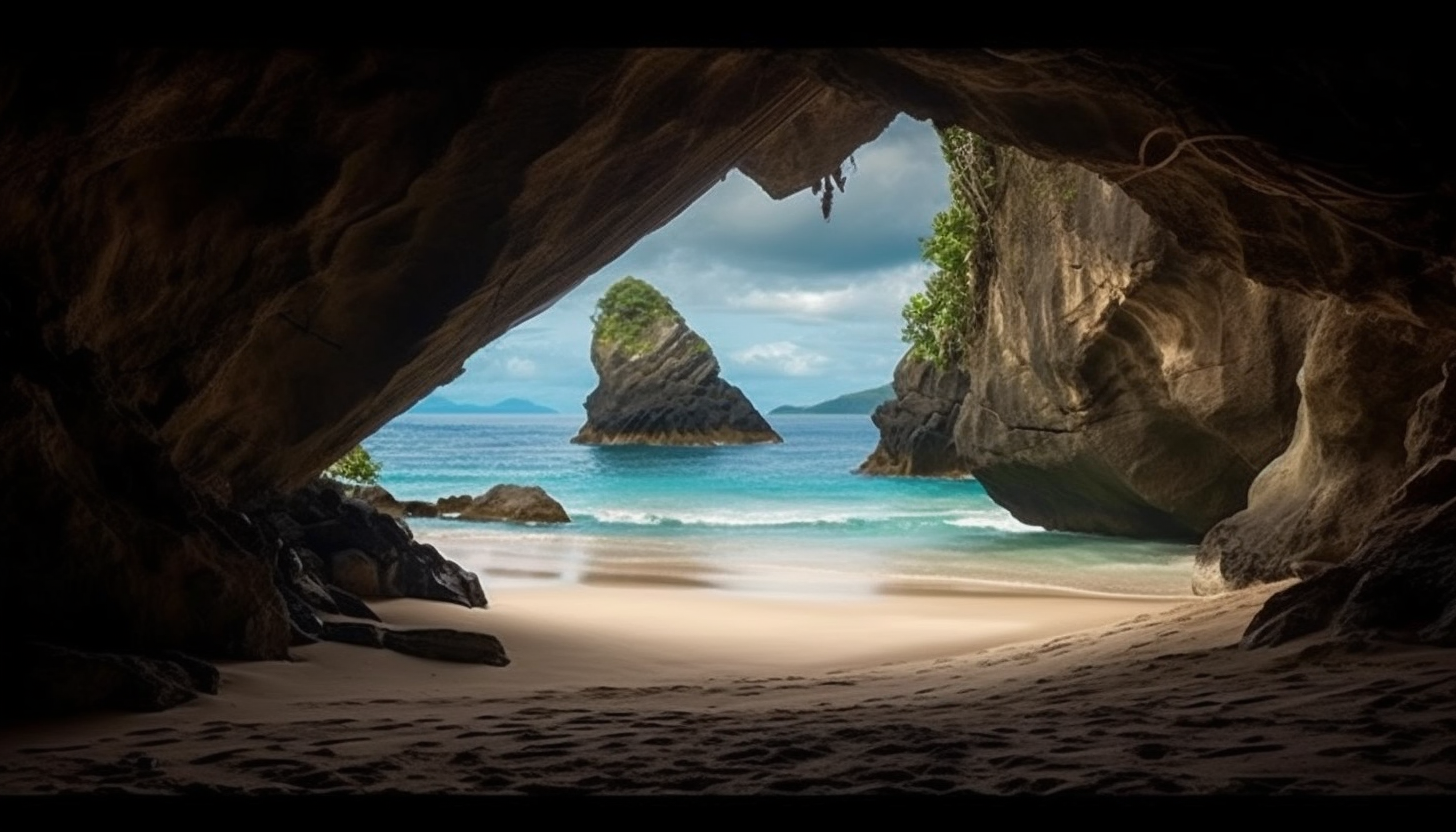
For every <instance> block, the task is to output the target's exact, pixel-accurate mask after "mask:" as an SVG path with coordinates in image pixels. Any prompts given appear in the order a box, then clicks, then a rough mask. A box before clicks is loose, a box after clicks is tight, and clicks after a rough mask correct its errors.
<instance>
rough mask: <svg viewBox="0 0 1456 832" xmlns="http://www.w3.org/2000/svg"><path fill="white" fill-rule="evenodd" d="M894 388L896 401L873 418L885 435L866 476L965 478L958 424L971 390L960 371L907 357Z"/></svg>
mask: <svg viewBox="0 0 1456 832" xmlns="http://www.w3.org/2000/svg"><path fill="white" fill-rule="evenodd" d="M893 386H894V389H895V398H893V399H891V400H890V401H887V402H885V403H883V404H881V405H880V406H879V407H877V408H875V412H874V415H872V416H871V417H870V418H871V419H872V420H873V421H874V423H875V427H877V428H879V429H880V441H879V444H878V445H876V446H875V450H874V451H873V452H872V453H871V454H870V455H869V458H868V459H866V460H865V461H864V462H863V463H861V464H860V466H859V471H860V473H862V474H888V475H898V476H910V477H959V476H964V475H965V474H966V473H967V472H966V468H965V466H964V465H963V464H962V463H961V458H960V454H959V453H957V451H956V447H955V424H956V420H957V419H958V417H959V416H960V412H961V401H962V400H963V399H964V398H965V396H966V386H967V380H966V375H965V373H964V372H962V371H961V369H960V367H959V365H958V364H952V365H950V366H947V367H943V368H942V367H937V366H936V365H935V364H934V362H932V361H929V360H926V359H921V358H916V357H915V356H914V355H912V354H909V353H907V354H906V355H905V357H904V358H901V359H900V363H899V364H897V365H896V366H895V379H894V385H893Z"/></svg>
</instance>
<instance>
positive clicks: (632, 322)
mask: <svg viewBox="0 0 1456 832" xmlns="http://www.w3.org/2000/svg"><path fill="white" fill-rule="evenodd" d="M591 321H592V325H593V327H594V328H593V330H592V340H593V341H597V342H601V343H603V344H608V345H611V346H614V347H616V348H617V349H619V350H621V351H622V352H624V353H626V354H627V355H628V356H629V357H633V358H635V357H637V356H639V355H642V354H643V353H645V352H647V350H648V349H650V348H651V347H652V335H653V330H654V329H655V328H656V326H657V325H658V324H659V323H661V322H662V321H675V322H678V323H681V322H682V316H681V315H679V314H678V313H677V310H676V309H673V308H672V303H671V302H669V301H668V299H667V298H666V297H665V296H664V295H663V294H662V293H661V292H659V291H657V290H656V289H654V288H653V287H652V284H650V283H648V282H647V281H645V280H639V279H638V278H635V277H632V276H631V275H628V276H627V277H624V278H622V279H621V280H619V281H617V282H616V283H613V284H612V287H611V288H610V289H608V290H607V291H606V293H605V294H603V295H602V297H601V299H600V300H598V301H597V311H596V312H595V313H594V314H593V315H592V316H591ZM698 341H699V345H700V347H699V348H700V350H706V349H707V348H708V344H707V342H705V341H703V340H702V339H698ZM699 345H695V346H699Z"/></svg>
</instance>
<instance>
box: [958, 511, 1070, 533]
mask: <svg viewBox="0 0 1456 832" xmlns="http://www.w3.org/2000/svg"><path fill="white" fill-rule="evenodd" d="M944 522H945V524H946V525H948V526H959V527H961V528H965V529H995V530H997V531H1002V532H1041V531H1046V530H1045V529H1043V528H1042V527H1041V526H1028V525H1027V524H1025V523H1023V522H1021V521H1020V520H1017V519H1016V518H1015V517H1012V516H1011V515H1010V514H1003V513H999V512H998V513H996V514H989V513H988V514H971V515H967V516H965V517H957V518H954V519H952V520H946V521H944Z"/></svg>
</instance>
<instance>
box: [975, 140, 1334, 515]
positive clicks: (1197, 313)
mask: <svg viewBox="0 0 1456 832" xmlns="http://www.w3.org/2000/svg"><path fill="white" fill-rule="evenodd" d="M1000 157H1001V162H1000V166H999V167H1000V170H1001V171H1002V173H1001V174H1000V176H1001V177H1002V178H1003V181H1004V184H1003V185H1002V186H1001V187H1002V188H1003V191H1002V195H1001V197H1000V201H999V204H998V206H997V208H996V209H995V213H994V215H993V217H992V220H991V222H990V223H989V226H990V234H991V247H992V250H993V251H994V252H995V255H994V265H993V266H992V267H991V268H990V269H989V271H990V275H989V277H988V278H987V279H986V280H984V281H982V282H981V286H982V287H983V288H981V289H979V290H978V291H980V292H981V293H983V296H982V298H981V299H979V300H973V302H972V306H973V310H975V311H974V314H975V316H976V318H977V320H975V321H972V322H971V325H970V327H969V328H968V330H969V333H970V334H969V336H968V342H967V345H966V347H965V356H964V358H963V360H962V367H963V368H964V371H965V373H966V376H967V378H968V379H969V386H968V387H969V389H968V391H967V394H966V397H965V400H964V403H963V404H962V406H961V408H960V415H959V420H958V422H957V424H956V428H955V442H956V447H957V449H958V452H959V456H960V458H961V462H962V464H963V465H964V466H965V467H966V468H967V470H969V472H970V473H971V474H972V475H973V476H975V477H976V479H977V480H979V481H980V482H981V484H982V485H983V486H984V487H985V489H986V493H987V494H988V495H990V496H991V497H992V499H994V500H996V501H997V502H998V503H1000V504H1001V505H1003V506H1005V507H1007V508H1008V509H1010V511H1011V512H1012V513H1013V514H1014V515H1016V517H1017V519H1019V520H1021V521H1022V522H1025V523H1032V524H1035V525H1040V526H1045V527H1047V528H1052V529H1059V530H1067V531H1079V532H1093V533H1101V534H1114V535H1126V536H1133V537H1153V538H1170V539H1185V540H1190V541H1196V540H1197V539H1198V538H1199V537H1201V536H1202V535H1203V533H1204V532H1205V531H1207V530H1208V528H1209V527H1210V526H1212V525H1213V524H1214V523H1216V522H1217V521H1219V520H1221V519H1223V518H1224V517H1227V516H1228V515H1230V514H1232V513H1234V512H1235V511H1238V510H1239V509H1241V508H1243V507H1244V501H1245V495H1246V494H1247V492H1248V488H1249V484H1250V482H1251V481H1252V480H1253V479H1254V476H1255V474H1257V473H1258V472H1259V470H1260V469H1261V468H1262V467H1263V466H1264V465H1265V464H1266V463H1268V462H1269V460H1271V459H1273V458H1274V457H1275V456H1276V455H1277V454H1278V453H1279V452H1280V451H1281V450H1283V448H1284V446H1285V445H1286V444H1287V443H1288V440H1289V437H1290V435H1291V433H1292V431H1293V426H1294V415H1295V410H1296V408H1297V406H1298V391H1297V390H1296V388H1295V384H1294V377H1295V373H1296V372H1297V371H1298V369H1299V366H1300V361H1301V358H1302V354H1303V347H1304V339H1305V330H1306V329H1307V327H1308V319H1309V317H1310V316H1309V308H1310V307H1311V306H1312V305H1313V301H1310V300H1309V299H1307V298H1305V297H1303V296H1299V295H1295V294H1293V293H1289V292H1285V291H1281V290H1277V289H1269V288H1267V287H1264V286H1260V285H1258V284H1256V283H1254V282H1252V281H1250V280H1247V279H1246V278H1244V277H1243V276H1242V275H1239V274H1237V273H1234V272H1232V271H1230V270H1229V269H1228V268H1227V267H1225V266H1223V265H1222V264H1220V263H1219V262H1217V261H1214V260H1211V259H1209V258H1206V257H1195V256H1193V255H1190V254H1188V253H1187V252H1186V251H1184V250H1183V248H1182V247H1181V246H1180V245H1179V244H1178V241H1177V240H1176V239H1174V238H1173V236H1172V235H1171V234H1169V233H1168V232H1166V231H1164V230H1163V229H1161V228H1159V227H1158V226H1157V225H1156V224H1155V223H1153V221H1152V220H1151V218H1149V217H1148V215H1147V214H1146V213H1145V212H1144V211H1143V210H1142V209H1141V208H1139V207H1138V206H1137V204H1136V203H1134V202H1133V201H1132V200H1131V199H1129V198H1128V197H1127V196H1126V195H1125V194H1124V193H1122V191H1120V190H1119V189H1118V188H1116V187H1115V186H1113V185H1111V184H1109V183H1108V182H1106V181H1105V180H1103V179H1101V178H1099V177H1097V176H1096V175H1094V174H1091V173H1088V172H1087V171H1085V170H1082V169H1080V168H1077V167H1075V166H1072V165H1058V164H1048V163H1045V162H1039V161H1036V160H1033V159H1030V158H1028V157H1026V156H1025V155H1024V154H1021V153H1019V152H1017V151H1014V150H1004V151H1002V152H1001V154H1000Z"/></svg>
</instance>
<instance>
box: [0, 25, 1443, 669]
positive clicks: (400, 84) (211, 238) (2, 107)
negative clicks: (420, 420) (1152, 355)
mask: <svg viewBox="0 0 1456 832" xmlns="http://www.w3.org/2000/svg"><path fill="white" fill-rule="evenodd" d="M1440 57H1441V56H1437V55H1434V54H1430V55H1428V54H1425V53H1423V52H1422V51H1421V50H1407V51H1405V52H1402V53H1401V54H1398V55H1361V54H1351V53H1349V52H1348V51H1340V52H1338V53H1335V52H1331V53H1329V54H1322V55H1303V56H1297V55H1296V56H1288V55H1266V54H1256V53H1251V52H1248V51H1239V52H1238V53H1237V54H1220V53H1217V52H1213V51H1205V52H1182V53H1170V54H1166V55H1157V54H1137V55H1121V54H1111V53H1105V52H1096V51H1077V52H1069V53H1039V52H1021V53H1017V54H1009V55H1007V54H1001V53H993V52H989V51H984V50H958V51H940V52H921V51H914V52H906V51H880V50H834V51H823V52H807V53H783V52H767V51H765V52H719V51H696V50H694V51H687V50H627V51H618V50H613V51H570V52H561V53H541V54H514V53H508V52H497V51H490V50H479V51H470V52H433V51H431V52H376V51H358V50H354V51H339V52H333V53H313V52H299V51H289V50H284V51H260V50H251V51H226V50H213V51H208V52H206V53H187V52H170V51H168V52H152V51H126V52H96V53H66V54H48V53H11V54H10V55H8V56H6V57H5V58H4V59H3V63H0V205H3V207H4V212H3V215H0V271H3V276H4V279H3V280H0V324H3V325H0V338H3V340H4V350H3V352H0V355H3V356H4V358H3V361H4V367H5V371H6V377H5V383H4V385H3V392H0V440H3V441H0V477H3V481H4V482H5V483H6V486H5V489H4V491H3V492H0V512H3V516H4V517H5V518H6V520H7V526H8V528H7V533H8V534H7V545H6V546H5V547H4V548H5V554H4V555H3V557H4V560H5V565H6V568H7V569H8V570H9V571H8V574H9V575H10V582H11V585H12V586H14V587H17V588H20V589H19V591H17V592H16V593H13V595H14V599H13V602H11V603H7V604H5V605H0V608H3V609H4V610H5V621H4V622H3V623H4V624H5V625H6V628H7V629H6V633H7V634H8V635H9V636H10V637H21V638H48V639H54V640H59V641H63V642H66V643H71V644H78V645H84V646H94V647H107V648H121V647H134V648H137V649H143V648H146V649H150V648H152V647H155V646H172V647H181V648H183V649H187V650H192V651H195V652H201V653H205V654H210V655H233V656H249V657H276V656H279V655H281V654H282V652H283V651H284V650H285V649H286V645H287V640H288V626H287V621H286V613H285V611H284V609H283V604H282V602H281V601H280V600H279V598H278V596H277V593H276V592H275V591H274V590H273V589H272V586H271V583H270V580H269V575H270V574H271V571H272V570H273V569H274V568H275V565H274V564H271V563H268V562H267V553H266V551H264V550H266V549H267V548H268V546H269V545H270V544H268V543H267V542H266V541H264V542H262V543H257V542H250V541H249V535H248V534H247V532H246V528H245V527H244V526H243V525H241V524H240V523H239V522H237V515H236V513H235V512H234V509H235V508H240V507H244V506H245V505H246V504H247V503H248V502H249V501H250V500H253V499H256V498H259V497H260V496H262V495H264V494H266V493H268V492H273V491H279V490H290V489H293V488H296V487H298V486H300V485H301V484H303V483H304V482H306V481H308V480H309V479H310V478H312V477H313V476H314V475H315V474H316V473H317V472H318V471H319V470H321V469H322V468H323V467H324V466H325V465H327V464H328V463H329V462H330V461H332V460H333V459H335V458H337V457H338V456H339V455H341V454H342V453H343V452H344V451H346V450H347V449H349V448H351V447H353V446H354V445H355V444H357V442H358V441H359V440H360V439H362V438H364V437H365V436H367V435H369V434H370V433H371V432H372V431H373V430H375V429H376V428H377V427H379V426H380V425H381V424H383V423H384V422H385V421H387V420H388V419H389V418H391V417H392V416H394V415H395V414H397V413H399V412H401V411H403V410H404V409H406V408H407V407H408V406H409V405H410V404H411V403H413V402H414V401H416V400H418V399H419V398H420V397H422V396H423V395H424V394H426V393H427V392H428V391H430V390H431V389H433V388H434V387H436V386H437V385H439V384H440V383H442V382H444V381H446V380H448V379H450V378H451V377H453V376H454V375H455V374H456V373H458V371H459V368H460V367H461V366H462V363H463V361H464V359H465V358H466V357H467V356H469V355H470V354H471V353H472V352H473V351H474V350H475V349H477V348H478V347H480V346H481V345H483V344H485V343H486V342H488V341H490V340H491V339H493V338H495V337H497V336H498V335H500V334H501V333H502V332H504V331H505V330H506V329H508V328H509V327H511V326H512V325H514V324H516V323H519V322H520V321H522V320H524V319H526V318H527V317H529V316H530V315H531V314H533V313H534V312H536V311H538V310H540V309H541V308H542V307H543V306H545V305H546V304H548V303H550V302H551V301H552V300H554V299H555V298H557V297H560V296H561V295H562V294H564V293H565V292H566V291H568V290H569V289H571V288H572V287H573V286H574V285H575V284H576V283H577V282H579V281H580V280H581V279H583V278H584V277H585V276H586V275H588V274H590V273H592V272H593V271H595V270H596V269H597V268H599V267H600V266H602V265H604V264H605V263H607V262H609V261H610V260H611V259H612V258H613V257H615V256H616V255H618V254H620V253H621V252H622V251H624V250H625V249H626V248H627V247H628V246H629V245H631V244H632V243H633V242H635V241H636V240H637V239H640V238H641V237H642V236H644V235H645V234H647V233H648V232H650V231H652V230H653V229H655V228H657V227H659V226H660V225H662V224H663V223H665V222H666V221H667V220H669V219H671V218H672V217H673V216H674V215H675V214H677V213H678V212H679V211H681V210H682V209H683V208H684V207H686V206H687V205H688V204H690V203H691V202H692V201H693V200H694V199H696V198H697V197H698V196H699V195H700V194H701V193H703V192H704V191H705V190H706V189H707V188H709V187H711V185H712V184H713V183H715V182H717V181H719V180H720V179H721V178H722V177H723V176H724V175H725V174H726V173H727V172H728V171H729V170H730V169H731V168H732V167H733V166H734V165H735V164H737V163H738V162H739V161H740V160H751V159H753V158H755V157H754V153H755V152H758V151H759V150H760V148H766V149H771V148H773V147H775V145H774V144H773V142H771V141H770V140H771V138H772V137H774V136H776V135H777V136H779V137H780V139H778V140H777V141H782V137H784V136H792V137H796V138H795V139H794V140H795V141H800V140H801V139H799V138H797V137H814V136H818V135H821V134H828V133H830V132H831V131H828V130H823V129H821V128H816V125H837V126H836V128H835V130H833V131H832V133H833V136H840V137H842V136H846V135H850V136H855V137H856V138H855V139H854V140H855V141H857V140H859V139H858V138H857V137H858V136H860V135H863V136H866V137H868V136H872V135H874V134H875V133H876V132H877V131H878V129H879V127H877V126H874V125H876V124H879V125H880V126H883V125H882V122H881V120H882V119H884V118H885V113H886V112H889V111H893V110H902V111H905V112H908V113H909V114H910V115H912V116H915V117H917V118H932V119H935V120H938V121H940V122H943V123H954V124H959V125H961V126H964V127H967V128H969V129H971V130H974V131H976V132H979V133H981V134H983V135H985V136H986V137H988V138H990V139H991V140H993V141H995V142H997V143H1001V144H1011V145H1016V146H1018V147H1021V148H1023V149H1024V150H1026V151H1027V152H1029V153H1030V154H1032V155H1034V156H1037V157H1040V158H1044V159H1048V160H1051V161H1071V162H1076V163H1078V164H1080V165H1082V166H1084V167H1086V168H1088V169H1090V170H1091V171H1093V172H1095V173H1097V174H1100V175H1102V176H1104V177H1106V178H1107V179H1108V180H1110V181H1113V182H1120V183H1122V185H1123V187H1124V189H1125V190H1126V192H1127V193H1128V194H1129V195H1130V196H1131V197H1132V198H1133V199H1134V200H1135V201H1136V202H1137V203H1138V204H1139V205H1140V206H1141V208H1142V209H1143V210H1144V211H1146V212H1147V213H1148V214H1149V215H1150V216H1151V217H1152V218H1153V219H1154V220H1155V221H1156V222H1157V223H1158V224H1159V225H1160V226H1161V227H1163V228H1164V229H1166V230H1167V231H1168V232H1169V233H1170V234H1171V235H1172V236H1173V237H1174V238H1176V240H1177V241H1178V245H1179V246H1180V247H1181V248H1182V249H1183V250H1184V251H1185V253H1186V254H1188V255H1189V256H1190V257H1193V258H1199V259H1200V261H1201V260H1203V259H1206V260H1209V261H1212V262H1215V263H1218V264H1219V265H1220V266H1221V267H1222V268H1224V269H1227V270H1229V271H1230V272H1232V273H1235V274H1240V275H1244V276H1246V277H1248V278H1250V279H1252V280H1254V281H1256V282H1258V283H1262V284H1264V285H1267V286H1272V287H1282V288H1289V289H1295V290H1298V291H1302V292H1305V293H1310V294H1315V295H1326V294H1327V295H1333V296H1337V297H1339V298H1341V299H1343V301H1344V302H1346V303H1349V304H1352V305H1354V306H1355V307H1357V308H1358V309H1359V310H1360V312H1361V313H1362V314H1366V315H1377V316H1384V317H1385V318H1387V319H1399V320H1402V321H1404V322H1406V323H1407V324H1409V325H1411V326H1415V327H1418V328H1421V329H1422V330H1423V331H1427V332H1435V331H1438V330H1441V331H1444V330H1450V329H1452V328H1453V323H1456V285H1453V283H1452V270H1451V267H1450V266H1451V262H1452V261H1451V253H1452V252H1451V248H1452V220H1453V218H1456V210H1453V208H1452V201H1451V200H1452V196H1453V189H1452V182H1453V177H1452V171H1451V162H1450V158H1451V157H1450V154H1449V151H1448V139H1447V135H1448V134H1447V131H1446V130H1445V129H1444V123H1443V122H1444V112H1443V111H1442V109H1441V108H1440V107H1436V106H1430V102H1433V101H1436V102H1439V101H1446V100H1449V98H1450V93H1451V89H1450V87H1451V85H1452V81H1451V76H1450V73H1449V72H1447V71H1446V68H1445V67H1444V65H1443V64H1442V63H1441V62H1440V61H1438V58H1440ZM826 91H832V93H833V94H832V95H831V94H829V93H827V92H826ZM836 96H839V97H842V99H843V100H845V101H847V102H853V104H852V105H851V104H846V105H845V107H851V106H852V107H853V108H854V109H855V111H856V112H861V113H863V115H862V116H860V117H859V118H850V119H845V118H843V114H844V112H845V111H844V109H841V108H839V107H838V105H835V104H834V103H833V102H834V100H835V97H836ZM811 105H813V106H815V107H822V108H824V115H823V116H822V117H813V118H809V117H805V119H807V120H804V119H801V120H798V121H796V119H797V118H799V116H800V115H801V114H802V113H805V112H809V108H810V106H811ZM819 118H822V119H823V120H822V121H820V120H818V119H819ZM860 119H863V120H862V121H861V120H860ZM786 125H792V126H790V127H788V128H786ZM851 127H853V130H851V129H850V128H851ZM785 129H787V130H788V132H780V131H782V130H785ZM821 141H822V142H823V146H824V147H828V148H831V149H833V152H832V153H827V154H817V153H816V154H806V155H805V156H804V157H803V160H802V161H796V162H794V163H793V164H789V165H778V164H768V163H767V162H764V163H762V164H754V163H752V162H750V161H745V167H746V168H748V170H749V172H750V173H754V172H756V173H757V175H758V176H760V177H762V178H763V179H764V181H765V182H766V183H769V184H770V190H773V191H774V192H784V191H785V189H790V190H791V189H793V188H795V187H800V188H802V187H807V186H809V185H811V184H813V183H815V182H818V181H821V180H822V178H823V177H824V176H826V175H827V174H829V173H830V172H831V171H832V169H833V165H837V164H839V162H840V161H842V159H833V157H835V156H839V154H840V152H841V150H840V144H839V143H840V142H841V141H843V144H844V146H848V145H849V144H852V143H853V142H852V141H848V140H843V139H842V138H833V137H831V136H828V135H825V138H823V139H822V140H821ZM763 152H765V153H767V150H764V151H763ZM771 155H772V154H771ZM830 159H833V161H832V164H831V161H830ZM760 161H763V160H760ZM821 163H822V164H821ZM801 165H802V167H800V166H801ZM839 198H841V199H848V198H853V191H852V190H851V191H850V192H849V193H847V194H843V195H840V196H839ZM1190 279H1191V278H1190ZM1210 291H1211V290H1210ZM1203 297H1204V295H1203V290H1200V291H1198V292H1190V294H1189V296H1188V300H1187V301H1186V302H1187V303H1190V304H1194V303H1203V302H1204V300H1203V299H1202V298H1203ZM1424 344H1425V345H1424V347H1423V349H1424V351H1425V352H1427V353H1439V352H1440V351H1441V350H1443V349H1446V347H1445V342H1444V341H1442V340H1441V339H1439V338H1431V339H1426V340H1425V341H1424ZM1428 366H1430V365H1427V364H1425V363H1422V365H1421V367H1420V368H1417V370H1418V373H1421V374H1424V373H1427V372H1428ZM1387 370H1388V372H1389V373H1390V374H1391V375H1392V376H1395V375H1400V374H1404V373H1405V372H1406V371H1407V367H1406V366H1405V365H1403V364H1397V363H1394V362H1392V363H1390V364H1389V365H1388V367H1387ZM1418 384H1419V382H1412V383H1411V384H1410V385H1409V387H1414V386H1418ZM1397 386H1399V387H1401V388H1402V389H1406V388H1407V386H1408V385H1407V384H1406V383H1405V382H1399V383H1397ZM1362 395H1363V394H1362ZM1309 407H1310V408H1311V413H1310V418H1311V419H1312V420H1316V421H1317V419H1318V413H1316V412H1315V410H1316V409H1317V405H1316V404H1315V403H1314V401H1313V397H1312V398H1311V402H1310V404H1309ZM1450 447H1451V446H1450V444H1449V442H1447V441H1446V440H1445V439H1436V440H1432V441H1431V442H1430V443H1427V444H1425V445H1422V446H1421V447H1420V449H1419V451H1418V452H1417V453H1415V454H1414V456H1412V457H1411V458H1410V459H1408V460H1407V463H1406V465H1407V466H1408V467H1407V470H1422V469H1423V464H1424V462H1425V461H1429V460H1434V459H1436V458H1438V457H1439V456H1441V455H1442V454H1443V453H1446V452H1447V451H1449V449H1450ZM1392 497H1393V495H1391V494H1386V493H1380V494H1370V495H1366V497H1365V499H1366V501H1368V502H1377V503H1381V504H1382V505H1383V504H1384V503H1385V502H1386V501H1387V500H1389V499H1391V498H1392ZM1433 505H1434V504H1433ZM1391 510H1394V509H1391ZM1433 510H1434V509H1433ZM1381 511H1382V512H1384V511H1385V509H1382V510H1381ZM1382 516H1384V515H1383V514H1382ZM1372 533H1373V532H1372ZM1410 534H1414V535H1419V534H1420V532H1419V531H1418V530H1417V531H1412V532H1410ZM1392 539H1394V538H1392ZM1401 539H1402V540H1404V539H1406V538H1401ZM1392 551H1394V552H1395V554H1392V555H1391V557H1392V558H1395V559H1396V560H1397V561H1398V560H1399V558H1400V557H1401V556H1400V554H1399V551H1403V550H1401V549H1400V547H1398V546H1397V547H1396V548H1395V549H1394V550H1392ZM1269 556H1270V557H1278V553H1269ZM1356 560H1358V556H1357V558H1356ZM1352 563H1353V561H1352ZM1395 585H1398V584H1393V585H1392V586H1395ZM1391 592H1395V590H1391Z"/></svg>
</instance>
